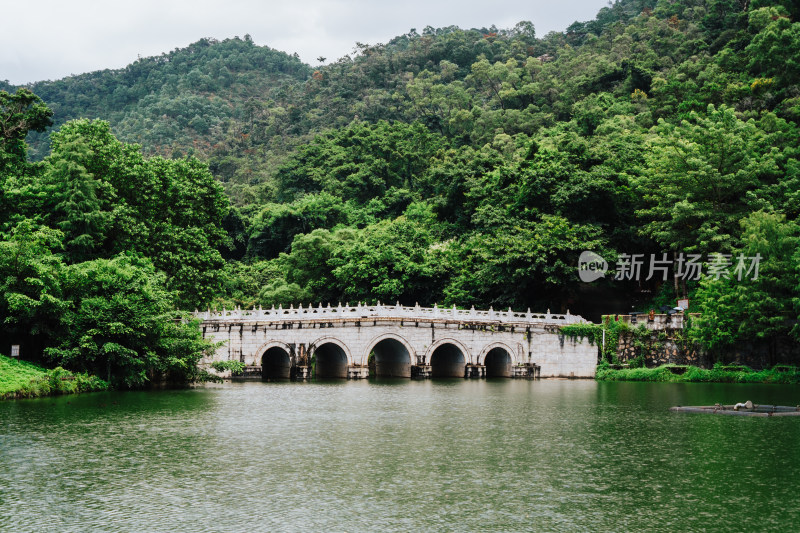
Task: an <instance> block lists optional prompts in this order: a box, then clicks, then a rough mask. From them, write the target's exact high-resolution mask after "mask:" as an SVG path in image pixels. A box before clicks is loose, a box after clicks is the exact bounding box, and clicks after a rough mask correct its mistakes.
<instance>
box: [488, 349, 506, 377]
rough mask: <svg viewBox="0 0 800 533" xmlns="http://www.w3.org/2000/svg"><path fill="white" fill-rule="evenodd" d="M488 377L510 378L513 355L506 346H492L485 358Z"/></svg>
mask: <svg viewBox="0 0 800 533" xmlns="http://www.w3.org/2000/svg"><path fill="white" fill-rule="evenodd" d="M483 364H484V366H485V367H486V377H487V378H510V377H511V355H509V353H508V351H506V349H505V348H500V347H497V348H492V349H491V350H489V353H487V354H486V357H485V358H484V359H483Z"/></svg>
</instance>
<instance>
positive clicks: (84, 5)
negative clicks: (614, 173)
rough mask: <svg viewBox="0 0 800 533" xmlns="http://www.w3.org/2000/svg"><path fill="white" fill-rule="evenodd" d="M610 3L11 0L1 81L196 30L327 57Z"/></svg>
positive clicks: (132, 53) (544, 21) (161, 44)
mask: <svg viewBox="0 0 800 533" xmlns="http://www.w3.org/2000/svg"><path fill="white" fill-rule="evenodd" d="M606 4H607V0H575V1H561V2H559V1H554V0H495V1H486V0H483V1H480V2H476V1H472V0H462V1H454V0H444V1H438V0H405V1H402V0H400V1H392V2H383V1H366V0H283V1H280V2H276V1H274V0H269V1H256V0H133V1H126V2H120V1H119V0H28V1H26V2H22V1H12V2H7V3H6V5H5V6H3V9H2V12H3V21H2V24H0V26H2V27H1V28H0V80H8V81H10V82H11V83H12V84H15V85H20V84H25V83H30V82H34V81H40V80H55V79H60V78H63V77H65V76H69V75H71V74H82V73H84V72H90V71H94V70H101V69H105V68H112V69H115V68H122V67H124V66H125V65H128V64H129V63H132V62H133V61H135V60H136V58H137V57H139V56H141V57H148V56H154V55H159V54H161V53H163V52H169V51H170V50H173V49H175V48H179V47H184V46H186V45H188V44H190V43H192V42H195V41H197V40H198V39H200V38H202V37H213V38H216V39H219V40H222V39H225V38H228V37H234V36H237V35H238V36H240V37H243V36H244V35H245V34H250V36H251V37H252V38H253V40H254V41H255V42H256V43H257V44H260V45H267V46H270V47H272V48H275V49H278V50H281V51H284V52H288V53H293V52H297V53H298V54H299V55H300V58H301V59H302V60H303V61H305V62H306V63H309V64H312V65H316V64H317V61H316V58H317V57H319V56H324V57H326V58H327V62H331V61H334V60H336V59H337V58H339V57H342V56H343V55H345V54H349V53H351V52H352V50H353V45H354V44H355V42H356V41H359V42H362V43H367V44H376V43H385V42H387V41H388V40H389V39H391V38H392V37H395V36H397V35H401V34H404V33H406V32H408V31H409V30H410V29H411V28H416V29H417V31H419V32H420V33H421V32H422V29H423V28H424V27H425V26H428V25H430V26H433V27H442V26H451V25H455V26H459V27H461V28H473V27H484V26H485V27H488V26H491V25H492V24H494V25H496V26H497V27H498V28H511V27H513V26H514V24H516V23H517V22H519V21H520V20H530V21H531V22H533V24H534V26H535V27H536V34H537V35H538V36H543V35H545V34H546V33H547V32H549V31H562V30H564V29H565V28H566V27H567V26H568V25H569V24H571V23H572V22H574V21H576V20H589V19H592V18H594V16H595V15H596V14H597V11H598V10H600V8H602V7H603V6H604V5H606Z"/></svg>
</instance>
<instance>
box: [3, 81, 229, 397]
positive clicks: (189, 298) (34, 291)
mask: <svg viewBox="0 0 800 533" xmlns="http://www.w3.org/2000/svg"><path fill="white" fill-rule="evenodd" d="M0 101H2V103H3V107H2V109H0V111H1V112H0V122H2V123H3V124H5V125H6V126H8V127H6V128H4V129H3V137H2V141H1V142H0V161H2V162H3V169H2V174H0V178H2V180H1V182H0V184H1V185H2V211H0V251H1V252H2V253H0V284H2V291H1V294H2V296H0V324H2V326H0V328H2V332H3V340H4V342H8V343H9V344H11V343H14V344H21V345H22V346H24V350H25V354H26V356H27V357H28V358H34V359H40V360H42V361H43V362H49V363H51V364H53V365H61V366H64V367H67V368H70V369H74V370H79V371H89V372H92V373H95V374H97V375H99V376H100V377H103V378H107V379H109V380H110V381H111V382H112V383H114V384H117V385H121V386H126V387H139V386H143V385H145V384H146V383H148V382H152V381H161V380H163V379H166V380H171V381H178V382H181V381H185V380H187V379H191V378H193V377H194V376H195V375H196V373H197V369H196V363H197V361H198V360H199V357H200V356H201V355H202V352H203V350H205V349H207V348H208V346H207V343H205V342H204V341H203V340H202V338H201V336H200V335H199V332H198V330H197V328H196V327H195V326H194V325H193V324H190V323H184V322H182V321H181V320H180V319H181V318H186V317H185V316H184V315H182V314H181V313H180V312H178V311H177V309H179V308H182V309H188V308H191V307H193V306H196V305H201V304H203V303H205V302H207V301H208V300H209V299H210V298H212V297H213V296H214V295H215V294H217V292H218V291H219V285H220V272H221V270H222V268H223V266H224V262H223V259H222V256H221V253H220V250H221V249H225V248H227V247H228V244H229V241H230V238H229V237H228V235H227V234H226V233H225V231H224V230H223V229H222V221H223V217H224V216H225V215H226V214H227V211H228V200H227V198H226V197H225V196H224V193H223V190H222V187H221V186H220V185H219V184H218V183H217V182H216V181H215V180H214V178H213V177H212V176H211V174H210V173H209V172H208V169H207V167H206V166H205V165H203V164H201V163H200V162H198V161H197V160H194V159H181V160H168V159H163V158H161V157H158V156H156V157H152V158H146V157H144V156H143V155H142V154H141V152H140V151H139V149H138V148H137V147H136V146H132V145H125V144H123V143H121V142H119V141H118V140H117V139H116V138H115V137H114V136H113V135H112V134H111V130H110V127H109V125H108V123H107V122H102V121H89V120H86V119H81V120H76V121H72V122H69V123H67V124H65V125H63V126H62V127H61V128H60V129H59V131H58V132H57V133H54V134H53V135H52V143H51V153H50V155H49V156H48V157H47V158H45V160H44V161H42V162H40V163H30V162H29V161H28V160H27V157H26V153H25V144H24V142H23V141H20V139H24V138H25V130H26V129H34V128H39V129H41V128H42V127H43V126H44V125H45V124H46V123H47V120H48V117H49V114H50V113H49V110H48V109H47V108H46V106H44V104H43V102H42V101H41V100H40V99H39V98H38V97H36V96H34V95H32V93H30V92H29V91H27V90H25V89H20V90H19V91H17V92H16V93H15V94H13V95H12V94H9V93H6V92H0ZM12 126H13V127H12Z"/></svg>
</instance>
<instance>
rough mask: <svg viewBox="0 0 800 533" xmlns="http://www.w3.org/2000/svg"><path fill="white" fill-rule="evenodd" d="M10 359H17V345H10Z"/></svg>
mask: <svg viewBox="0 0 800 533" xmlns="http://www.w3.org/2000/svg"><path fill="white" fill-rule="evenodd" d="M11 357H19V344H12V345H11Z"/></svg>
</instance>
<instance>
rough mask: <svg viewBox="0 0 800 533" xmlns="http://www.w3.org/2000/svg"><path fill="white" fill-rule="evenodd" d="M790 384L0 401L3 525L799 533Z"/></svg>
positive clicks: (236, 391)
mask: <svg viewBox="0 0 800 533" xmlns="http://www.w3.org/2000/svg"><path fill="white" fill-rule="evenodd" d="M748 399H749V400H752V401H753V402H755V403H762V404H768V403H769V404H773V403H774V404H783V405H797V404H800V388H798V387H790V386H777V385H772V386H768V385H727V384H658V383H595V382H593V381H561V380H542V381H534V382H531V381H511V380H499V381H465V380H452V381H409V380H400V381H383V382H374V381H369V382H367V381H360V382H359V381H351V382H338V383H241V384H230V383H229V384H224V385H214V386H207V387H200V388H195V389H189V390H180V391H163V392H111V393H96V394H87V395H82V396H69V397H58V398H45V399H38V400H18V401H5V402H0V428H1V429H0V531H15V532H16V531H36V532H39V531H58V532H66V531H136V532H139V531H170V532H179V531H181V532H182V531H186V532H197V531H320V532H329V531H349V532H355V531H402V532H405V531H796V530H797V528H798V527H800V525H799V524H800V503H799V500H798V497H799V496H800V418H794V417H787V418H749V417H732V416H712V415H698V414H687V413H673V412H670V411H669V410H668V409H669V407H670V406H673V405H702V404H713V403H716V402H719V403H735V402H740V401H745V400H748Z"/></svg>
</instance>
